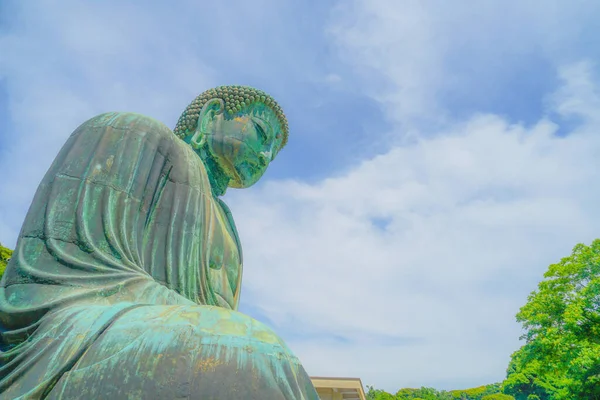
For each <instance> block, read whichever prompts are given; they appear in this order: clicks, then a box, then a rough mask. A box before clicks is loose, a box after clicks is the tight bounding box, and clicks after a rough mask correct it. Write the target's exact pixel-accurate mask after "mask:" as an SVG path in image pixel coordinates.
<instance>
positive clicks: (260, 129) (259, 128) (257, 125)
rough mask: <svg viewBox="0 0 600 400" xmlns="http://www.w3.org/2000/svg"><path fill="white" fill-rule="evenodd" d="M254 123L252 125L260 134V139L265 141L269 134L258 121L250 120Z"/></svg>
mask: <svg viewBox="0 0 600 400" xmlns="http://www.w3.org/2000/svg"><path fill="white" fill-rule="evenodd" d="M252 122H253V123H254V127H255V128H256V132H258V135H259V136H260V139H261V141H262V143H263V144H264V143H266V142H267V140H268V139H269V135H267V132H266V130H265V129H264V127H263V126H262V125H261V124H260V123H258V122H257V121H254V120H253V121H252Z"/></svg>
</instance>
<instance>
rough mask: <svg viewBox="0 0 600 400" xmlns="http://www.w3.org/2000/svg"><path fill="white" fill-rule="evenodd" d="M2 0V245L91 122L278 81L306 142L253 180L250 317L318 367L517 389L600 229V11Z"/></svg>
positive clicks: (166, 109) (367, 1)
mask: <svg viewBox="0 0 600 400" xmlns="http://www.w3.org/2000/svg"><path fill="white" fill-rule="evenodd" d="M227 3H228V4H225V3H224V2H193V1H180V2H177V3H176V5H174V4H175V3H168V2H159V1H149V2H141V1H119V2H117V1H104V2H91V1H78V2H75V1H68V0H66V1H62V2H60V5H59V6H57V5H56V4H53V3H52V2H48V1H27V2H18V1H3V2H1V3H0V172H1V174H2V177H3V186H2V194H3V195H2V197H1V198H0V241H2V243H4V244H7V245H9V246H13V245H14V244H15V242H16V238H17V235H18V231H19V229H20V225H21V223H22V221H23V218H24V216H25V213H26V211H27V208H28V205H29V203H30V202H31V198H32V196H33V194H34V192H35V189H36V187H37V185H38V183H39V181H40V179H41V178H42V176H43V174H44V172H45V171H46V169H47V168H48V167H49V165H50V163H51V162H52V160H53V158H54V156H55V154H56V153H57V151H58V150H59V149H60V147H61V146H62V144H63V143H64V141H65V139H66V138H67V136H68V135H69V134H70V133H71V132H72V131H73V130H74V129H75V128H76V127H77V126H78V125H79V124H80V123H82V122H83V121H85V120H86V119H88V118H90V117H92V116H94V115H96V114H99V113H102V112H105V111H111V110H122V111H135V112H140V113H144V114H147V115H150V116H152V117H154V118H157V119H159V120H161V121H163V122H165V123H166V124H167V125H169V126H174V124H175V122H176V120H177V118H178V116H179V114H180V113H181V112H182V110H183V109H184V108H185V106H186V105H187V104H188V103H189V102H190V101H191V100H192V99H193V98H194V97H195V96H196V95H197V94H199V93H200V92H202V91H204V90H206V89H208V88H210V87H214V86H217V85H222V84H244V85H251V86H255V87H258V88H260V89H262V90H265V91H267V92H268V93H270V94H271V95H273V97H275V98H276V99H277V100H278V102H279V103H280V104H281V105H282V106H283V108H284V110H285V111H286V114H287V116H288V119H289V122H290V131H291V133H290V141H289V144H288V146H287V147H286V149H285V151H283V152H282V153H281V154H280V155H279V156H278V158H277V160H275V162H274V163H273V164H272V165H271V167H270V168H269V170H268V171H267V174H266V175H265V178H264V179H263V180H262V181H261V182H260V183H259V184H257V185H256V186H255V187H253V188H250V189H247V190H238V191H234V190H231V191H230V192H229V193H228V194H227V195H226V201H227V202H228V203H229V204H230V205H231V208H232V211H233V214H234V218H235V219H236V221H237V223H238V228H239V230H240V236H241V240H242V243H243V246H244V249H245V257H246V258H245V271H244V274H245V276H244V284H243V294H242V304H241V308H242V310H243V311H244V312H247V313H249V314H251V315H252V316H254V317H255V318H257V319H259V320H261V321H263V322H265V323H267V324H269V325H270V326H272V327H273V328H274V329H275V330H276V331H277V332H278V333H280V334H281V336H282V337H283V338H284V339H285V340H286V341H287V342H288V344H289V346H290V347H291V348H292V350H293V351H294V352H295V353H296V354H297V355H298V356H299V357H300V359H301V360H302V361H303V363H304V366H305V368H306V369H307V371H308V372H309V374H311V375H321V376H323V375H325V376H358V377H360V378H362V380H363V382H364V383H365V384H373V385H375V386H377V387H380V388H383V389H386V390H388V391H393V392H395V391H396V390H397V389H398V388H400V387H407V386H412V387H415V386H417V387H418V386H434V387H437V388H439V389H453V388H461V387H469V386H476V385H481V384H485V383H491V382H496V381H500V380H502V379H503V377H504V374H505V369H506V366H507V363H508V360H509V356H510V353H511V352H512V351H514V350H516V349H517V348H518V346H519V345H520V343H519V341H518V336H519V334H520V327H519V326H518V325H517V324H516V322H515V320H514V315H515V314H516V312H517V311H518V308H519V307H520V306H522V305H523V304H524V302H525V300H526V297H527V294H528V293H529V292H530V291H532V290H533V289H535V287H536V284H537V282H538V281H539V280H540V279H541V277H542V274H543V272H544V271H545V270H546V268H547V266H548V265H549V264H550V263H553V262H556V261H558V260H559V259H560V258H561V257H563V256H566V255H568V254H569V252H570V250H571V249H572V247H573V246H574V245H575V244H576V243H579V242H586V243H589V242H590V241H591V240H593V239H594V238H596V237H598V235H599V233H598V232H599V231H600V228H599V227H600V212H599V210H598V207H597V203H598V197H599V196H600V189H597V187H598V185H597V182H598V173H597V172H596V171H597V170H598V166H599V165H598V159H599V157H598V155H599V153H600V136H599V135H598V130H599V128H600V107H599V106H600V91H599V86H598V84H599V79H598V77H600V68H599V65H598V64H597V61H598V58H599V56H600V46H598V43H597V40H596V38H597V37H598V36H599V34H600V32H599V30H600V27H599V26H598V24H597V23H596V21H597V19H598V17H599V16H600V3H598V2H595V1H585V0H580V1H566V0H564V1H555V0H544V1H533V0H531V1H526V2H523V1H516V0H515V1H487V2H485V3H483V2H474V1H463V2H453V3H452V4H450V3H449V2H445V1H441V0H439V1H436V0H429V1H410V0H347V1H342V0H338V1H304V2H295V1H279V0H258V1H253V2H247V1H241V0H239V1H231V2H227Z"/></svg>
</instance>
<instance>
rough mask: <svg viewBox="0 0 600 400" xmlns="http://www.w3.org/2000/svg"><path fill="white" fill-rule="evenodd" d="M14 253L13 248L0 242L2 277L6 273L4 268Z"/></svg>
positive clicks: (0, 275) (0, 269) (0, 271)
mask: <svg viewBox="0 0 600 400" xmlns="http://www.w3.org/2000/svg"><path fill="white" fill-rule="evenodd" d="M11 255H12V250H10V249H8V248H6V247H4V246H2V243H0V278H2V275H4V270H5V269H6V264H7V263H8V260H10V257H11Z"/></svg>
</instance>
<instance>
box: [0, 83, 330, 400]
mask: <svg viewBox="0 0 600 400" xmlns="http://www.w3.org/2000/svg"><path fill="white" fill-rule="evenodd" d="M287 135H288V127H287V121H286V120H285V117H284V116H283V112H282V111H281V108H280V107H279V106H278V105H277V104H276V103H275V101H274V100H273V99H271V98H270V97H269V96H267V95H266V94H264V93H263V92H260V91H258V90H256V89H252V88H246V87H240V86H232V87H219V88H216V89H212V90H209V91H207V92H204V93H203V94H202V95H200V96H198V98H196V99H195V100H194V101H193V102H192V104H190V106H189V107H188V108H186V111H185V112H184V114H183V115H182V117H181V118H180V120H179V122H178V124H177V127H176V129H175V133H174V132H173V131H171V130H170V129H168V128H167V127H166V126H164V125H163V124H161V123H160V122H158V121H155V120H153V119H151V118H148V117H145V116H142V115H138V114H133V113H107V114H102V115H100V116H97V117H95V118H92V119H90V120H89V121H87V122H85V123H84V124H82V125H81V126H80V127H79V128H78V129H77V130H76V131H75V132H73V134H72V135H71V136H70V137H69V139H68V140H67V142H66V144H65V145H64V147H63V148H62V149H61V151H60V152H59V154H58V156H57V157H56V159H55V161H54V163H53V164H52V166H51V167H50V169H49V170H48V172H47V174H46V176H45V177H44V179H43V180H42V182H41V184H40V186H39V188H38V190H37V192H36V195H35V197H34V200H33V202H32V205H31V207H30V210H29V212H28V214H27V217H26V219H25V222H24V225H23V229H22V231H21V234H20V237H19V239H18V242H17V246H16V249H15V252H14V254H13V255H12V258H11V259H10V261H9V263H8V265H7V268H6V272H5V274H4V276H3V278H2V281H1V282H0V332H1V333H0V335H1V336H0V338H1V342H0V394H1V395H2V396H4V397H2V398H22V399H38V398H47V399H71V398H112V399H121V398H126V399H148V398H165V399H167V398H168V399H172V398H182V399H237V398H240V399H241V398H245V399H318V396H317V394H316V391H315V389H314V387H313V386H312V384H311V382H310V379H309V377H308V375H307V374H306V372H305V371H304V369H303V368H302V366H301V364H300V362H299V361H298V359H297V358H296V357H295V356H294V355H293V354H292V352H291V351H290V350H289V349H288V348H287V346H286V345H285V343H283V341H282V340H281V339H280V338H279V337H278V336H277V335H276V334H275V333H274V332H272V331H271V330H270V329H269V328H268V327H266V326H264V325H263V324H261V323H259V322H257V321H255V320H253V319H252V318H250V317H248V316H246V315H243V314H241V313H239V312H237V311H236V309H237V305H238V302H239V296H240V287H241V278H242V251H241V246H240V240H239V238H238V234H237V231H236V228H235V225H234V221H233V218H232V216H231V212H230V211H229V209H228V207H227V206H226V205H225V203H224V202H223V201H222V200H221V199H219V196H221V195H222V194H224V193H225V190H226V189H227V188H228V187H236V188H244V187H249V186H251V185H253V184H254V183H255V182H256V181H258V179H260V177H261V176H262V175H263V174H264V172H265V170H266V168H267V167H268V165H269V163H270V162H271V161H272V160H273V158H274V157H275V155H276V154H277V153H278V152H279V150H281V148H282V147H283V146H284V145H285V143H286V141H287Z"/></svg>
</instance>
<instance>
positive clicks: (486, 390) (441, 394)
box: [367, 383, 514, 400]
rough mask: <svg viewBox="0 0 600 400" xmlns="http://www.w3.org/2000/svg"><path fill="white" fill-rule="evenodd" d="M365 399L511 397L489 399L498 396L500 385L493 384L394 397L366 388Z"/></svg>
mask: <svg viewBox="0 0 600 400" xmlns="http://www.w3.org/2000/svg"><path fill="white" fill-rule="evenodd" d="M367 389H368V392H367V399H369V400H419V399H421V400H483V399H484V398H485V399H486V400H512V399H514V398H513V397H512V396H505V395H503V396H505V397H489V396H493V395H495V394H499V392H500V389H501V384H500V383H494V384H491V385H486V386H479V387H476V388H471V389H460V390H451V391H449V392H447V391H445V390H436V389H433V388H427V387H422V388H420V389H408V388H405V389H400V390H398V392H396V394H395V395H393V394H390V393H388V392H385V391H383V390H380V389H374V388H373V387H372V386H367Z"/></svg>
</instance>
